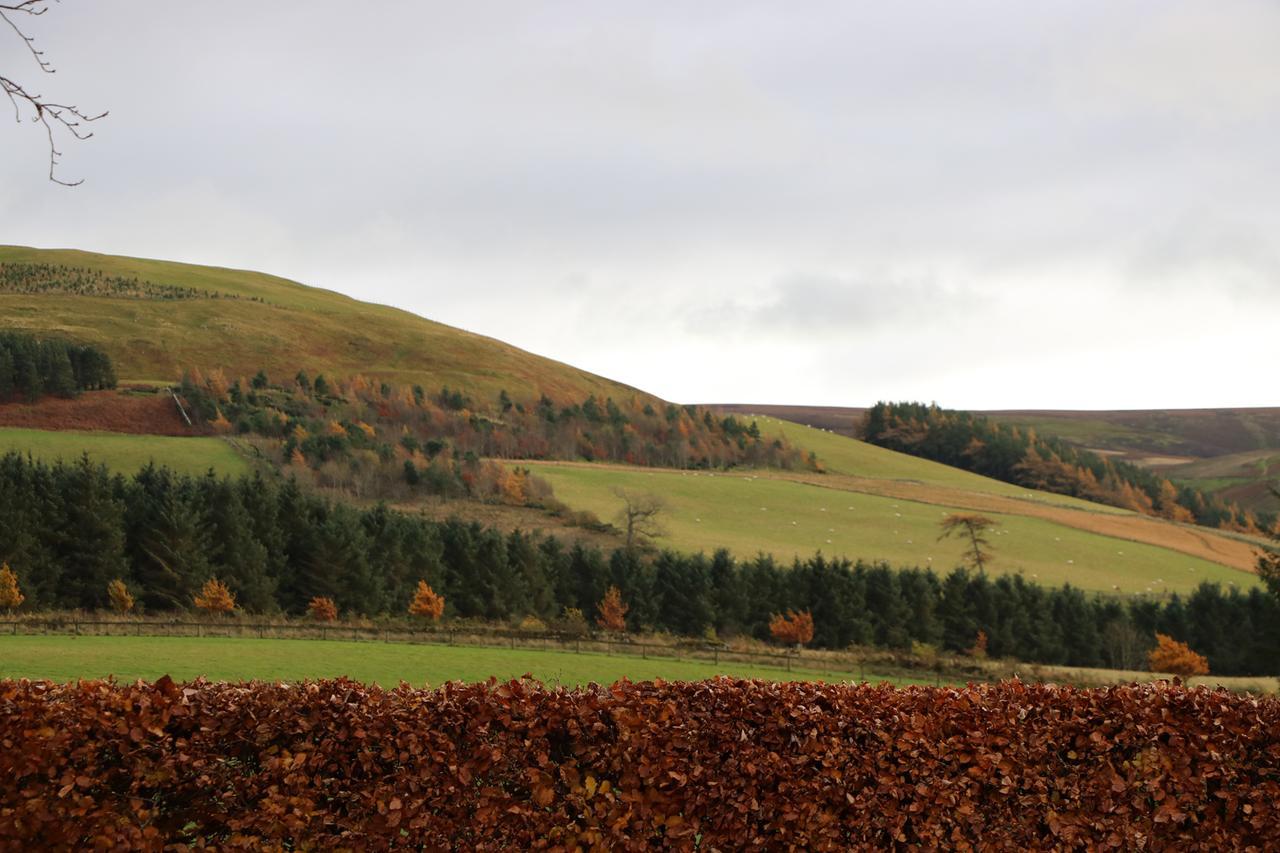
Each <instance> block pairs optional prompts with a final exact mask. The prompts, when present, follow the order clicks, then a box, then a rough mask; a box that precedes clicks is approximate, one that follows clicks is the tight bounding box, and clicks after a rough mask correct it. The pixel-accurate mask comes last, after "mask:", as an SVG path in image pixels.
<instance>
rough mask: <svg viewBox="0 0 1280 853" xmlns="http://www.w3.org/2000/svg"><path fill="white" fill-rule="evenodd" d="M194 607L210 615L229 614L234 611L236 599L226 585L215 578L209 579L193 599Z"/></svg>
mask: <svg viewBox="0 0 1280 853" xmlns="http://www.w3.org/2000/svg"><path fill="white" fill-rule="evenodd" d="M195 602H196V607H199V608H200V609H201V610H207V611H208V612H210V613H230V612H231V611H232V610H235V609H236V597H235V596H234V595H233V594H232V593H231V590H230V589H228V588H227V585H226V584H225V583H223V582H222V581H220V580H218V579H217V578H209V580H207V581H205V584H204V586H203V587H202V588H201V589H200V594H199V595H197V596H196V597H195Z"/></svg>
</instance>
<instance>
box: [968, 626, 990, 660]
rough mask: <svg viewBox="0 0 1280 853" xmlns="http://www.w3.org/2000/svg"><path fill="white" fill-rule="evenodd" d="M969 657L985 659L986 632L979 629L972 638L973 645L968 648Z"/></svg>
mask: <svg viewBox="0 0 1280 853" xmlns="http://www.w3.org/2000/svg"><path fill="white" fill-rule="evenodd" d="M969 657H973V658H978V659H979V660H985V659H986V657H987V632H986V631H979V632H978V635H977V636H976V637H974V638H973V647H972V648H970V649H969Z"/></svg>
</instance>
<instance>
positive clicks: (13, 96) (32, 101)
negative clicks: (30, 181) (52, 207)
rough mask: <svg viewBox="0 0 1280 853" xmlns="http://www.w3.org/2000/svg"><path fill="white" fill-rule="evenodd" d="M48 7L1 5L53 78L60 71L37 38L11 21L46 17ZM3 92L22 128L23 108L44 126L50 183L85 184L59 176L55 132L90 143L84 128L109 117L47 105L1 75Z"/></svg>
mask: <svg viewBox="0 0 1280 853" xmlns="http://www.w3.org/2000/svg"><path fill="white" fill-rule="evenodd" d="M54 2H57V0H54ZM48 4H49V0H22V2H18V3H0V20H2V21H4V23H5V24H7V25H8V26H9V28H10V29H12V30H13V31H14V32H15V33H17V35H18V38H20V39H22V43H23V45H24V46H25V47H26V49H27V51H28V52H29V53H30V54H31V56H32V58H33V59H34V60H35V62H36V66H37V67H38V68H39V69H40V70H41V71H43V72H44V73H46V74H53V73H55V72H56V70H57V69H55V68H54V67H53V65H52V64H50V62H49V61H48V60H47V59H45V58H44V51H42V50H39V49H38V48H37V47H36V43H35V38H34V37H33V36H29V35H27V33H26V32H25V31H23V29H22V28H21V27H19V26H18V25H17V24H16V23H15V22H14V20H13V18H12V17H10V15H12V14H15V13H16V14H24V15H30V16H32V17H37V16H39V15H43V14H44V13H45V12H47V11H48V10H49V6H48ZM0 91H3V92H4V94H5V97H7V98H8V99H9V103H10V104H11V105H12V106H13V117H14V121H16V122H18V123H19V124H21V122H22V118H23V104H25V105H26V106H27V108H28V109H29V110H30V111H31V121H33V122H37V123H39V124H41V125H43V126H44V131H45V136H46V137H48V140H49V180H50V181H53V182H54V183H55V184H61V185H62V186H64V187H74V186H79V185H80V184H82V183H84V179H83V178H82V179H81V180H78V181H64V180H62V179H61V178H59V177H58V176H57V174H56V173H57V167H58V159H59V158H60V157H61V156H62V152H61V151H59V150H58V145H57V141H56V138H55V136H54V128H55V127H61V128H62V129H63V130H64V131H66V132H67V133H70V134H71V136H72V137H73V138H74V139H77V140H85V139H89V138H90V137H92V136H93V133H92V132H91V131H85V130H83V129H82V125H83V124H87V123H89V122H93V121H97V120H98V119H100V118H103V117H105V116H106V115H107V113H106V111H103V112H101V113H99V114H97V115H90V114H88V113H86V112H84V111H82V110H81V109H80V108H79V107H77V106H73V105H69V104H58V103H54V102H52V101H47V100H45V98H44V96H43V95H40V94H34V93H32V92H29V91H28V90H27V89H26V88H25V87H24V86H22V84H20V83H18V82H16V81H14V80H12V79H10V78H8V77H5V76H3V75H0Z"/></svg>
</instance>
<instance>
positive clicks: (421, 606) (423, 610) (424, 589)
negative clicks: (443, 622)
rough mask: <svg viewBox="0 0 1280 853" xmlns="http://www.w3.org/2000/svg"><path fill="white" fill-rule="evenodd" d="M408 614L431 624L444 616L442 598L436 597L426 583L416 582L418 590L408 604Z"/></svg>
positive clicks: (441, 596) (434, 592)
mask: <svg viewBox="0 0 1280 853" xmlns="http://www.w3.org/2000/svg"><path fill="white" fill-rule="evenodd" d="M409 612H410V613H411V614H413V615H414V616H422V617H424V618H426V619H430V620H432V621H433V622H434V621H437V620H439V618H440V617H441V616H443V615H444V596H443V595H437V594H436V591H435V590H433V589H432V588H431V587H430V585H428V584H427V582H426V581H418V589H417V591H416V592H414V594H413V601H412V602H410V604H409Z"/></svg>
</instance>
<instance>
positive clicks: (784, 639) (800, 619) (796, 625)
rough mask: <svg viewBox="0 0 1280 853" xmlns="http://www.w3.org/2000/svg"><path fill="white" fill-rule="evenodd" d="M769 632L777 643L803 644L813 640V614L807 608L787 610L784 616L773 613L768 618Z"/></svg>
mask: <svg viewBox="0 0 1280 853" xmlns="http://www.w3.org/2000/svg"><path fill="white" fill-rule="evenodd" d="M769 633H770V634H771V635H772V636H773V638H774V639H775V640H777V641H778V642H779V643H786V644H787V645H797V646H803V645H805V644H807V643H809V642H811V641H812V640H813V614H812V613H810V612H809V611H808V610H803V611H801V612H799V613H797V612H795V611H794V610H788V611H787V614H786V615H785V616H783V615H782V614H781V613H777V614H774V616H773V618H771V619H770V620H769Z"/></svg>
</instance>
